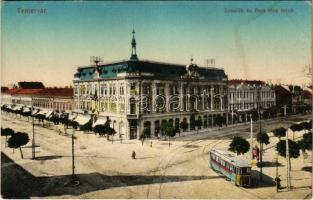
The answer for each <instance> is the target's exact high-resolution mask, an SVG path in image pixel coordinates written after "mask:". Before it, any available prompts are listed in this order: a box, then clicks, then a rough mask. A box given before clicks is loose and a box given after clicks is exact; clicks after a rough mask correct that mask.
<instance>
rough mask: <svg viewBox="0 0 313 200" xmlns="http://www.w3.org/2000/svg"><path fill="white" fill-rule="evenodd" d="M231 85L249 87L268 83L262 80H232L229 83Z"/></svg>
mask: <svg viewBox="0 0 313 200" xmlns="http://www.w3.org/2000/svg"><path fill="white" fill-rule="evenodd" d="M228 84H230V85H239V84H249V85H265V84H266V83H265V82H264V81H261V80H247V79H246V80H242V79H232V80H229V81H228Z"/></svg>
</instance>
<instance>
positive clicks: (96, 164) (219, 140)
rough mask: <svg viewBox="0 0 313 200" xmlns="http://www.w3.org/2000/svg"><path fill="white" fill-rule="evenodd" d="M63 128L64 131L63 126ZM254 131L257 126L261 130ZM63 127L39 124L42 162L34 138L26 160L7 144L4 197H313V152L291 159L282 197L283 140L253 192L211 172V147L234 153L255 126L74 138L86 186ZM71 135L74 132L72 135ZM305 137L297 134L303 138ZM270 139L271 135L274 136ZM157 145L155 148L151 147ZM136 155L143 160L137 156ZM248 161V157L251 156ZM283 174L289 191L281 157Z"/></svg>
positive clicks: (23, 123)
mask: <svg viewBox="0 0 313 200" xmlns="http://www.w3.org/2000/svg"><path fill="white" fill-rule="evenodd" d="M310 117H311V116H293V117H289V118H287V119H275V120H266V121H263V122H262V128H263V129H265V130H267V131H270V130H272V129H274V128H277V127H280V126H285V127H288V126H289V125H290V124H292V123H293V122H297V121H302V120H307V119H310ZM2 126H3V127H4V128H7V127H10V128H12V129H14V130H15V131H22V132H27V133H29V136H30V138H31V133H32V126H31V123H30V122H28V121H27V119H26V118H22V119H20V118H19V117H17V118H16V117H13V116H7V115H2ZM59 128H60V129H62V127H61V126H60V127H59ZM254 128H255V131H256V130H258V125H255V127H254ZM57 129H58V127H56V126H54V125H51V126H50V127H49V128H43V127H42V126H41V125H36V127H35V132H36V144H37V145H38V146H39V147H38V148H37V149H36V157H37V159H36V160H31V159H30V158H31V148H30V146H31V141H30V142H29V143H28V144H27V145H26V146H24V148H22V149H23V153H24V159H21V157H20V152H19V150H15V151H14V153H13V150H12V149H9V148H5V147H4V144H5V139H4V137H2V138H1V144H2V149H1V150H2V154H1V158H2V163H1V164H2V165H1V170H2V195H3V197H15V198H17V197H24V198H28V197H30V198H44V197H45V198H223V199H238V198H246V199H253V198H299V199H303V198H311V176H312V173H311V168H310V166H312V162H311V152H310V153H309V155H308V158H306V157H304V156H303V155H300V157H299V158H298V159H296V160H293V159H292V172H291V176H292V178H293V180H292V185H293V186H294V188H293V190H292V191H289V192H287V191H286V190H285V189H283V190H282V191H281V192H279V193H276V188H275V185H274V182H273V179H274V178H275V167H274V164H273V160H274V159H275V157H276V155H275V148H272V147H273V146H274V145H275V144H276V142H277V141H278V139H277V138H276V137H271V143H270V144H269V145H267V146H265V149H267V151H266V152H265V154H264V162H265V163H266V167H264V169H263V172H264V182H263V183H259V181H258V176H259V173H258V171H259V168H257V167H253V176H254V181H253V183H254V187H253V188H240V187H236V186H234V184H233V183H231V182H228V181H226V180H225V179H224V178H223V177H220V176H218V174H216V173H215V172H214V171H212V170H211V169H210V168H209V167H208V164H209V163H208V159H207V153H208V151H209V150H211V149H227V148H228V145H229V143H230V138H231V137H232V136H233V135H241V136H244V137H248V136H249V124H246V125H243V124H241V125H235V126H232V127H227V128H222V129H214V130H213V129H211V130H206V131H200V133H199V134H195V135H187V136H184V137H179V138H175V140H174V141H171V146H170V147H169V146H168V141H158V140H149V141H146V142H145V143H144V145H142V144H141V142H140V141H137V140H127V141H123V144H120V142H119V141H114V142H113V144H112V143H111V141H107V140H106V138H105V137H99V136H95V135H94V134H92V133H83V132H81V131H77V132H76V133H75V136H76V139H75V155H76V160H75V164H76V168H75V172H76V174H77V178H78V180H79V181H80V185H79V186H77V187H71V186H69V185H68V184H67V183H68V182H69V181H70V180H71V161H72V160H71V136H70V135H64V134H63V133H61V134H60V133H59V131H58V130H57ZM67 131H68V132H69V133H71V132H72V130H71V129H69V130H67ZM301 134H302V133H296V136H295V137H300V136H301ZM270 135H271V134H270ZM151 141H152V147H150V142H151ZM133 150H134V151H136V154H137V159H135V160H133V159H131V152H132V151H133ZM247 156H248V155H247ZM279 163H280V166H279V174H280V175H281V179H282V186H285V182H286V181H285V178H286V175H285V174H286V161H285V159H284V158H282V157H279Z"/></svg>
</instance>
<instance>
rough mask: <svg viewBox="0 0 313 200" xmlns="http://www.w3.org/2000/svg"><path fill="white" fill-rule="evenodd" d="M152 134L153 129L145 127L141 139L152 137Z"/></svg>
mask: <svg viewBox="0 0 313 200" xmlns="http://www.w3.org/2000/svg"><path fill="white" fill-rule="evenodd" d="M150 135H151V129H150V128H147V127H146V128H144V129H143V131H142V133H141V135H140V137H139V139H140V140H145V139H146V138H148V137H150Z"/></svg>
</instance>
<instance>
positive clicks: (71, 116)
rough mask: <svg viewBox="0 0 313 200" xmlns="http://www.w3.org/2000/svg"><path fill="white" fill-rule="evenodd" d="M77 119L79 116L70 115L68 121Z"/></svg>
mask: <svg viewBox="0 0 313 200" xmlns="http://www.w3.org/2000/svg"><path fill="white" fill-rule="evenodd" d="M76 117H77V114H69V115H68V120H70V121H73V120H74V119H75V118H76Z"/></svg>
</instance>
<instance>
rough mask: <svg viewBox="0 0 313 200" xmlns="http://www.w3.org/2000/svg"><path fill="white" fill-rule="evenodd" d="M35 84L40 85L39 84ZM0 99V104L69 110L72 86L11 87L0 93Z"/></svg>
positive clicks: (71, 101)
mask: <svg viewBox="0 0 313 200" xmlns="http://www.w3.org/2000/svg"><path fill="white" fill-rule="evenodd" d="M36 85H37V84H35V87H37V86H38V87H41V86H40V85H41V84H39V85H37V86H36ZM22 86H25V85H22ZM28 86H29V85H28ZM28 86H26V87H28ZM1 100H2V104H15V105H19V106H27V107H31V106H34V107H36V108H40V109H46V110H54V111H66V112H70V111H71V110H72V108H73V88H72V87H70V88H42V89H38V88H37V89H34V88H32V89H29V88H12V89H9V90H7V91H5V92H3V93H2V94H1Z"/></svg>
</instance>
